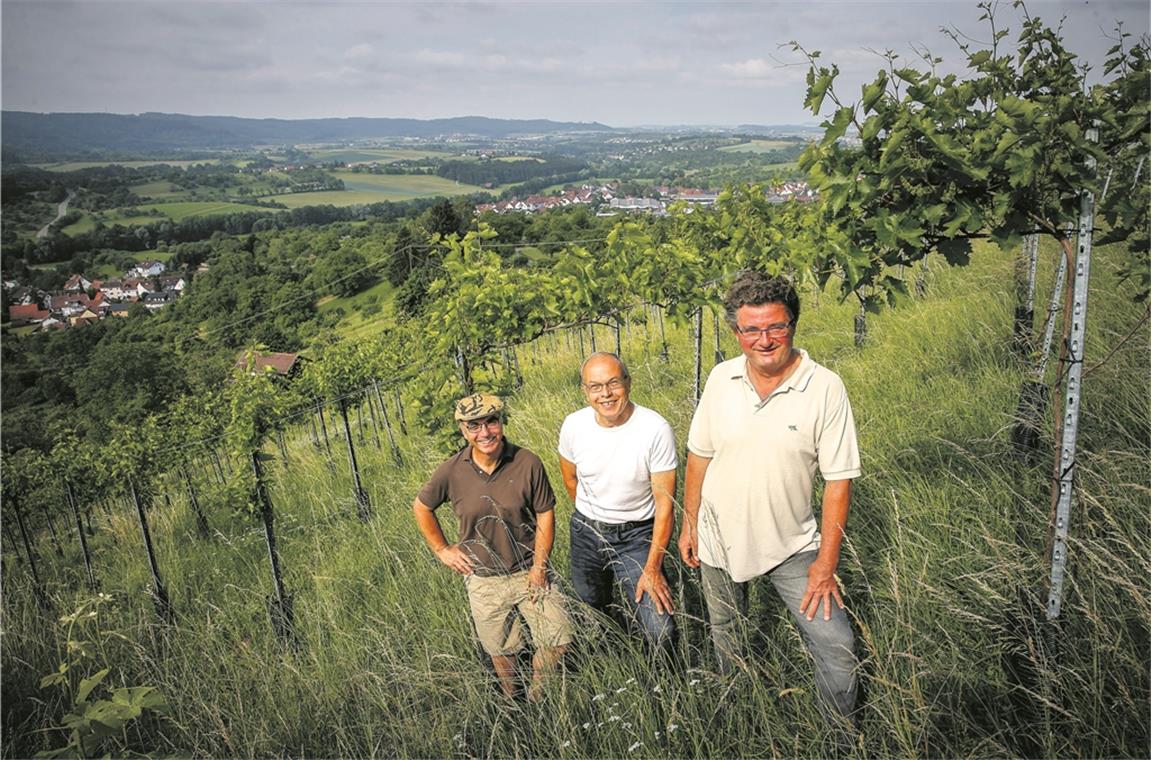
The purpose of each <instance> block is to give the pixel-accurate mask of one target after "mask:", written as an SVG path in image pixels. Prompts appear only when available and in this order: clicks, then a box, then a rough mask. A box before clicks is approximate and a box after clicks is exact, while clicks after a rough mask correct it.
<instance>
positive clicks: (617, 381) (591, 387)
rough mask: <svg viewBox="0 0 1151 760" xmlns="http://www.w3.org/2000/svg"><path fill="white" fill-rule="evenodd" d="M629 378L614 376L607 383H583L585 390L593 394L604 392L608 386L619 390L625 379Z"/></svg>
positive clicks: (612, 389) (610, 388)
mask: <svg viewBox="0 0 1151 760" xmlns="http://www.w3.org/2000/svg"><path fill="white" fill-rule="evenodd" d="M626 379H627V378H619V377H613V378H612V379H611V380H608V381H607V382H606V383H583V387H584V390H585V391H587V392H588V393H591V394H593V395H594V394H596V393H603V390H604V389H605V388H606V389H607V390H609V391H618V390H619V389H620V388H622V387H623V383H624V380H626Z"/></svg>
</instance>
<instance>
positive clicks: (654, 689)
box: [651, 683, 663, 694]
mask: <svg viewBox="0 0 1151 760" xmlns="http://www.w3.org/2000/svg"><path fill="white" fill-rule="evenodd" d="M651 690H652V691H654V692H655V693H656V694H659V693H660V692H661V691H663V687H662V686H660V685H659V684H658V683H657V684H656V685H655V686H653V687H651Z"/></svg>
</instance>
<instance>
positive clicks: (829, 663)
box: [702, 551, 859, 717]
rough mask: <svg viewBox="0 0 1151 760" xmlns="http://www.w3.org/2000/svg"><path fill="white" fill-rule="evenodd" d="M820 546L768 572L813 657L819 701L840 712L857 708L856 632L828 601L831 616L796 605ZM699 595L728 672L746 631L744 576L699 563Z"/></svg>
mask: <svg viewBox="0 0 1151 760" xmlns="http://www.w3.org/2000/svg"><path fill="white" fill-rule="evenodd" d="M817 555H818V552H815V551H809V552H800V553H799V554H794V555H792V556H791V557H789V558H788V559H786V560H784V562H783V563H782V564H780V565H778V566H776V567H775V568H773V569H772V570H771V571H770V572H768V573H767V576H768V578H770V579H771V584H772V585H773V586H774V587H775V590H776V593H778V594H779V596H780V598H781V599H782V600H783V602H784V604H786V605H787V608H788V609H789V610H791V615H792V618H793V619H794V620H795V622H796V624H797V625H798V626H799V630H800V633H802V634H803V641H804V643H805V644H806V645H807V650H808V652H810V653H811V656H812V658H813V659H814V660H815V685H816V687H817V688H818V690H819V696H820V699H821V701H822V703H823V705H824V706H825V707H827V708H830V709H832V710H834V711H835V712H837V713H839V714H840V715H844V716H849V717H850V716H851V715H852V713H853V712H854V710H855V702H856V697H857V695H858V685H857V682H856V677H855V670H856V668H857V667H858V664H859V663H858V661H857V660H856V658H855V638H854V635H853V634H852V631H851V623H850V622H849V621H848V619H847V613H846V612H844V611H843V610H841V609H840V608H839V605H837V604H835V602H834V601H833V602H832V605H831V619H830V620H824V619H823V605H822V603H821V604H820V607H819V610H818V611H817V612H816V615H815V619H814V620H808V619H807V616H806V615H804V614H802V613H800V611H799V605H800V602H802V601H803V595H804V592H805V591H806V590H807V569H808V567H810V566H811V563H812V562H814V561H815V558H816V556H817ZM702 576H703V595H704V599H705V600H706V601H707V614H708V619H709V621H710V623H711V640H712V643H713V644H714V645H715V654H716V658H717V659H718V660H719V670H720V672H721V673H724V674H730V673H731V672H733V671H734V670H735V668H736V666H737V665H738V663H739V662H740V659H741V657H742V655H743V652H744V640H745V636H746V632H747V624H748V621H747V607H748V601H747V599H748V595H747V591H748V583H750V581H748V582H744V583H736V582H734V581H732V579H731V576H730V575H728V573H727V571H726V570H722V569H720V568H715V567H710V566H709V565H706V564H705V565H703V566H702Z"/></svg>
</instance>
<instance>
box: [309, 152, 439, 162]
mask: <svg viewBox="0 0 1151 760" xmlns="http://www.w3.org/2000/svg"><path fill="white" fill-rule="evenodd" d="M308 154H309V155H310V156H312V158H315V159H316V160H318V161H325V162H326V161H340V162H343V163H346V164H370V163H373V162H375V163H381V164H390V163H391V162H393V161H419V160H420V159H423V158H448V157H450V156H451V155H452V154H451V153H445V152H443V151H438V150H419V149H417V148H346V149H337V150H315V151H309V152H308Z"/></svg>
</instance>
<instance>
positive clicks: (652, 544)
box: [559, 352, 677, 654]
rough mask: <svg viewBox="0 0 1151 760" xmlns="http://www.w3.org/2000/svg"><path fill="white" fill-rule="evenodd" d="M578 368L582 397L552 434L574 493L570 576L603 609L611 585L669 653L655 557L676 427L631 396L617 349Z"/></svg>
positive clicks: (670, 628) (669, 521)
mask: <svg viewBox="0 0 1151 760" xmlns="http://www.w3.org/2000/svg"><path fill="white" fill-rule="evenodd" d="M580 378H581V381H582V382H581V387H582V388H583V392H584V397H585V398H586V399H587V402H588V405H587V406H586V407H584V408H583V409H580V410H579V411H578V412H573V413H571V414H569V415H568V416H567V418H566V419H565V420H564V423H563V426H562V427H561V428H560V440H559V454H560V470H561V471H562V472H563V480H564V486H566V488H567V492H568V496H570V497H571V498H572V500H573V502H574V503H575V510H574V511H573V513H572V519H571V568H572V581H573V585H574V586H575V590H576V593H577V594H578V595H579V597H580V599H582V600H583V601H584V602H586V603H587V604H589V605H591V606H592V607H594V608H596V609H598V610H602V611H608V610H609V606H610V605H611V602H612V591H613V588H614V587H615V586H616V585H618V586H619V587H620V590H621V593H622V595H623V597H624V600H623V601H624V603H623V605H622V611H623V613H624V616H625V617H626V618H627V619H629V620H630V621H632V622H634V623H636V624H637V625H638V627H639V628H640V630H642V632H643V634H644V637H645V638H646V640H647V641H648V642H649V643H651V644H652V645H653V646H654V647H656V648H657V649H660V650H663V651H664V652H665V653H668V654H670V650H671V643H672V639H673V637H674V635H675V625H674V623H673V622H672V617H671V615H672V603H671V588H670V587H669V586H668V583H667V579H666V578H665V577H664V574H663V557H664V553H665V551H666V548H667V543H668V540H669V539H670V538H671V532H672V526H673V524H674V522H675V518H674V510H673V506H672V498H673V495H674V494H675V468H676V463H677V462H676V451H675V435H674V434H673V433H672V429H671V425H669V424H668V422H667V420H665V419H664V418H663V417H661V416H660V415H659V414H657V413H656V412H654V411H652V410H651V409H648V408H646V407H643V406H639V405H638V404H636V403H634V402H633V401H632V400H631V398H630V393H631V377H630V376H629V375H628V371H627V367H626V366H624V363H623V362H622V361H621V360H620V359H619V357H617V356H616V355H615V354H609V353H604V352H598V353H594V354H592V355H591V356H589V357H588V358H587V359H586V360H585V361H584V363H583V367H582V368H581V369H580Z"/></svg>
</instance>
